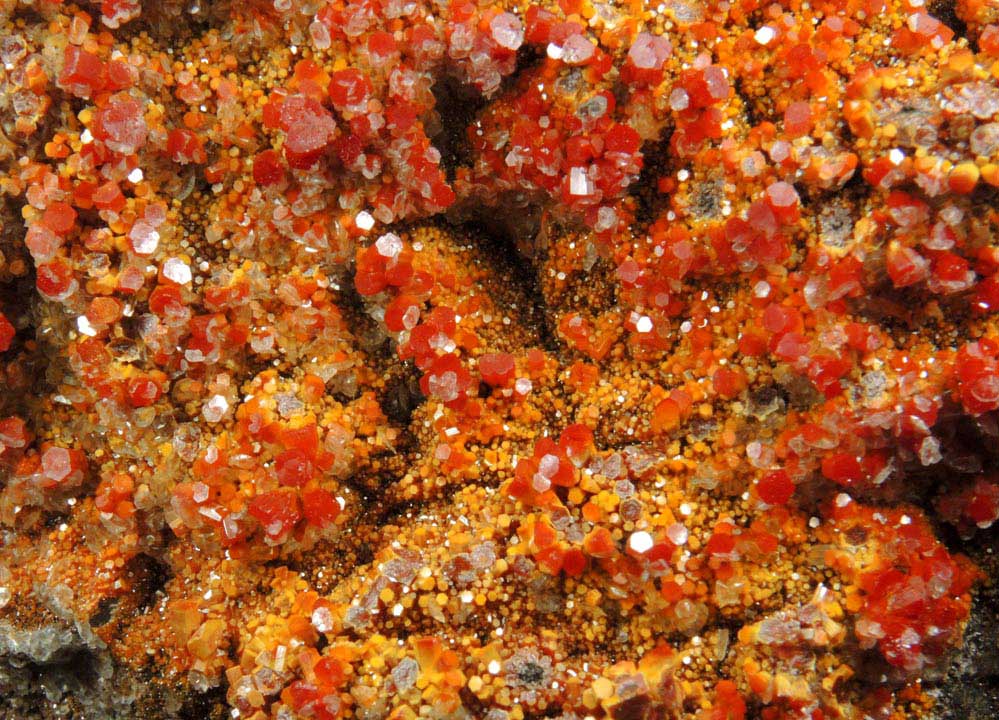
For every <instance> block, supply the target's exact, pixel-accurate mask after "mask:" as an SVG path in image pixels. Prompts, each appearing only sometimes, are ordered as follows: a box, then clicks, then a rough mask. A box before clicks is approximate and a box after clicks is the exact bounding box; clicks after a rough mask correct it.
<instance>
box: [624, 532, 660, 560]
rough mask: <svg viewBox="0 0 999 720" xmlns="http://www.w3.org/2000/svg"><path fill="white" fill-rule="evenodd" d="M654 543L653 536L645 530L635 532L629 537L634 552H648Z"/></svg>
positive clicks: (630, 546) (629, 543) (629, 545)
mask: <svg viewBox="0 0 999 720" xmlns="http://www.w3.org/2000/svg"><path fill="white" fill-rule="evenodd" d="M653 544H654V543H653V541H652V536H651V535H649V534H648V533H647V532H645V531H644V530H639V531H638V532H633V533H632V534H631V537H630V538H628V547H629V548H631V550H632V551H633V552H636V553H639V554H642V553H647V552H648V551H649V550H651V549H652V545H653Z"/></svg>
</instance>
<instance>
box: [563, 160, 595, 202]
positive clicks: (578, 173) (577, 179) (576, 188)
mask: <svg viewBox="0 0 999 720" xmlns="http://www.w3.org/2000/svg"><path fill="white" fill-rule="evenodd" d="M592 192H593V190H592V188H591V186H590V179H589V178H588V177H587V176H586V168H583V167H574V168H570V170H569V194H570V195H577V196H583V195H590V194H592Z"/></svg>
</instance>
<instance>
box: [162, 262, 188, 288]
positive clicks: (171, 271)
mask: <svg viewBox="0 0 999 720" xmlns="http://www.w3.org/2000/svg"><path fill="white" fill-rule="evenodd" d="M163 277H165V278H166V279H167V280H170V281H172V282H175V283H177V284H178V285H186V284H187V283H189V282H191V278H192V276H191V266H190V265H188V264H187V263H186V262H184V261H183V260H181V259H180V258H175V257H173V258H169V259H167V261H166V262H165V263H163Z"/></svg>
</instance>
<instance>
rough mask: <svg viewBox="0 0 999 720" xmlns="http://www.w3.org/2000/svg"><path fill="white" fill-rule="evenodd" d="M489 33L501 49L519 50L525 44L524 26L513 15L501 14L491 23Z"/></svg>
mask: <svg viewBox="0 0 999 720" xmlns="http://www.w3.org/2000/svg"><path fill="white" fill-rule="evenodd" d="M489 33H490V35H492V37H493V40H495V41H496V44H497V45H499V46H500V47H501V48H506V49H507V50H517V49H518V48H519V47H520V46H521V45H523V44H524V25H523V23H521V22H520V18H518V17H517V16H516V15H514V14H513V13H508V12H504V13H500V14H499V15H497V16H496V17H494V18H493V19H492V20H490V21H489Z"/></svg>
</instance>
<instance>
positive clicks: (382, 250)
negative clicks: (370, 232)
mask: <svg viewBox="0 0 999 720" xmlns="http://www.w3.org/2000/svg"><path fill="white" fill-rule="evenodd" d="M402 247H403V245H402V240H401V239H400V238H399V236H398V235H395V234H393V233H386V234H385V235H382V236H381V237H380V238H378V239H377V240H376V241H375V248H376V249H377V250H378V254H379V255H381V256H382V257H385V258H394V257H397V256H398V255H399V253H401V252H402Z"/></svg>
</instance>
